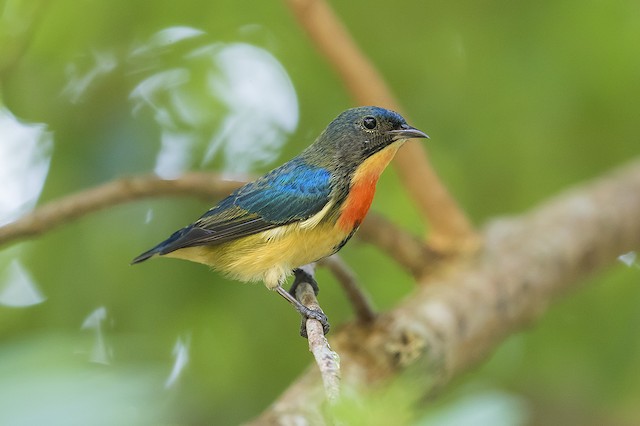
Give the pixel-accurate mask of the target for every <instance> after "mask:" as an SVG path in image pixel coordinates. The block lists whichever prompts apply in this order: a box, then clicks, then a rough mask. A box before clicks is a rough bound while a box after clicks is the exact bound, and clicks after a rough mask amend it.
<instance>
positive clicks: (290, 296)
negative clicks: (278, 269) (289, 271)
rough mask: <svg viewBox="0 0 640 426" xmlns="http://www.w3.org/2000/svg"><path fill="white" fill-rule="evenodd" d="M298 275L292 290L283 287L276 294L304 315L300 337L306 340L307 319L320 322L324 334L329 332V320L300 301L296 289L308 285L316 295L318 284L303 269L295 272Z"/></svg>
mask: <svg viewBox="0 0 640 426" xmlns="http://www.w3.org/2000/svg"><path fill="white" fill-rule="evenodd" d="M294 273H295V274H296V279H295V281H294V283H293V285H292V286H291V290H289V291H286V290H285V289H283V288H282V287H281V286H278V287H276V288H275V290H276V292H278V294H280V296H282V297H283V298H284V299H285V300H287V301H288V302H289V303H291V304H292V305H293V307H294V308H295V309H296V311H298V312H299V313H300V315H302V322H301V324H300V335H301V336H302V337H304V338H307V337H308V335H307V319H309V318H312V319H315V320H318V321H320V324H322V331H323V332H324V334H327V333H328V332H329V328H330V326H329V320H328V319H327V316H326V315H325V314H324V312H322V311H320V310H316V309H311V308H308V307H306V306H305V305H303V304H302V303H300V301H299V300H298V299H297V298H296V288H297V287H298V286H299V285H300V284H302V283H303V282H304V283H308V284H309V285H310V286H311V287H312V288H313V290H314V293H316V294H317V293H318V283H317V282H316V280H315V279H313V277H312V276H311V275H310V274H308V273H307V272H304V271H302V270H301V269H296V270H295V271H294Z"/></svg>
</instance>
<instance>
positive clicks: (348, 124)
mask: <svg viewBox="0 0 640 426" xmlns="http://www.w3.org/2000/svg"><path fill="white" fill-rule="evenodd" d="M411 138H428V136H427V135H426V134H425V133H424V132H422V131H420V130H418V129H416V128H414V127H411V126H409V125H408V124H407V122H406V121H405V119H404V118H402V116H401V115H400V114H398V113H397V112H393V111H389V110H387V109H384V108H380V107H375V106H367V107H358V108H352V109H348V110H346V111H344V112H343V113H341V114H340V115H338V117H336V118H335V120H333V121H332V122H331V123H329V125H328V126H327V128H326V129H325V130H324V131H323V132H322V133H321V134H320V136H319V137H318V139H316V141H315V143H314V144H313V145H311V146H310V147H309V148H308V149H307V150H306V151H305V154H306V155H305V156H307V157H308V158H311V159H313V160H315V161H314V162H317V163H324V164H323V165H326V166H328V167H332V166H333V167H339V168H345V167H346V168H347V169H351V170H354V169H355V168H356V167H357V166H358V165H359V164H361V163H362V162H364V161H365V160H366V159H367V158H369V157H371V156H372V155H374V154H376V153H378V152H380V151H382V150H384V149H385V148H387V147H390V146H391V145H394V144H398V146H399V145H400V144H402V143H403V142H404V141H405V140H407V139H411Z"/></svg>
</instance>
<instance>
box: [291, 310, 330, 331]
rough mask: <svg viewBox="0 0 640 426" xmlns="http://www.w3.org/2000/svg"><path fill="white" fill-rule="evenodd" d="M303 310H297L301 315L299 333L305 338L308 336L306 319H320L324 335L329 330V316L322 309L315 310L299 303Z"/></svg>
mask: <svg viewBox="0 0 640 426" xmlns="http://www.w3.org/2000/svg"><path fill="white" fill-rule="evenodd" d="M301 306H302V307H303V308H305V309H304V310H300V309H299V310H298V312H300V315H302V321H300V335H301V336H302V337H304V338H305V339H306V338H308V337H309V336H308V335H307V320H308V319H309V318H312V319H314V320H318V321H320V324H322V332H323V333H324V334H325V335H326V334H327V333H328V332H329V329H330V328H331V326H330V325H329V318H327V316H326V315H325V314H324V312H322V311H316V310H315V309H309V308H307V307H306V306H304V305H301Z"/></svg>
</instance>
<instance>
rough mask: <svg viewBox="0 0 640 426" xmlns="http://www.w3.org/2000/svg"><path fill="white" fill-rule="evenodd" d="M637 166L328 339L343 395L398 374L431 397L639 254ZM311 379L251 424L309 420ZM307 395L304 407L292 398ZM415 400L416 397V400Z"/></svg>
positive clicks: (544, 209) (576, 194)
mask: <svg viewBox="0 0 640 426" xmlns="http://www.w3.org/2000/svg"><path fill="white" fill-rule="evenodd" d="M639 218H640V161H635V162H634V163H632V164H630V165H628V166H626V167H624V168H621V169H619V170H617V171H615V172H614V173H611V174H610V175H608V176H606V177H604V178H601V179H598V180H597V181H595V182H592V183H589V184H586V185H583V186H581V187H578V188H575V189H573V190H570V191H567V192H565V193H563V194H561V195H560V196H558V197H556V198H554V199H552V200H550V201H549V202H547V203H545V204H544V205H542V206H541V207H539V208H537V209H535V210H533V211H532V212H531V213H528V214H525V215H522V216H519V217H513V218H505V219H499V220H496V221H494V222H492V223H490V224H489V225H488V226H486V227H485V229H484V232H483V236H484V240H485V247H484V249H483V251H482V252H481V253H479V254H478V256H476V257H475V258H473V259H466V260H465V259H459V260H457V263H456V264H453V265H451V268H449V269H448V272H447V273H446V274H442V273H441V274H439V275H438V276H432V275H431V276H429V277H427V278H425V279H424V280H423V281H422V283H421V284H423V285H422V286H420V287H419V288H418V289H417V290H416V291H415V292H414V293H413V294H412V295H411V296H410V297H408V298H407V299H406V300H405V301H404V302H402V303H401V304H400V305H398V306H397V308H395V309H394V310H392V311H391V312H388V313H386V314H384V315H381V316H379V317H378V319H377V321H376V322H375V324H374V325H373V326H371V327H367V328H365V327H361V326H358V325H357V324H355V323H354V324H351V325H349V326H347V327H345V328H343V329H341V330H340V331H339V332H338V333H336V334H335V335H334V336H333V339H332V345H333V347H334V348H335V349H336V351H337V352H338V353H340V356H341V366H342V375H343V376H342V380H343V385H344V386H345V387H347V388H356V389H357V388H360V389H363V388H365V387H371V386H374V385H375V384H380V383H383V382H384V381H385V380H386V379H389V378H391V377H395V376H397V375H398V374H400V373H401V372H402V371H403V370H404V369H405V368H406V367H408V366H414V368H412V370H411V371H412V375H416V376H417V375H420V374H421V375H422V376H423V377H421V378H419V380H416V381H415V383H425V388H424V392H425V393H430V392H433V391H434V390H437V389H438V388H439V387H440V386H442V385H444V384H446V383H447V382H448V381H450V380H451V378H452V377H454V376H456V375H458V374H460V373H461V372H462V371H464V370H466V369H468V368H470V367H471V366H473V365H474V364H476V363H477V362H479V361H480V360H482V359H483V358H485V357H486V356H487V355H488V354H489V353H490V352H491V351H493V350H494V349H495V347H496V346H497V345H498V344H499V343H500V342H501V341H502V340H504V339H505V338H506V337H507V336H508V335H509V334H511V333H513V332H515V331H517V330H519V329H521V328H523V327H524V326H525V325H528V324H530V323H531V322H532V321H534V320H536V319H537V318H539V317H540V316H541V315H542V314H543V313H544V312H545V311H546V309H547V307H548V306H549V304H550V303H551V302H552V301H553V300H554V299H555V298H556V297H557V296H558V295H559V294H562V293H564V292H566V291H567V290H569V289H571V288H573V287H577V286H578V285H579V283H580V281H581V280H583V279H584V278H585V277H587V276H588V275H590V274H592V273H594V272H597V271H600V270H602V269H603V268H605V267H606V266H609V265H611V264H613V263H614V262H615V261H616V258H617V257H618V256H619V255H620V254H621V253H625V252H628V251H630V250H634V249H637V248H639V247H640V219H639ZM319 386H320V384H319V383H318V380H317V377H316V378H314V376H313V375H312V374H305V375H303V376H302V377H301V378H300V379H298V380H297V381H296V382H294V384H293V385H292V388H291V389H295V392H296V395H295V397H294V396H293V395H292V394H291V391H290V390H287V391H286V392H285V393H284V394H283V395H282V396H281V398H280V399H279V400H278V401H277V402H276V403H275V404H274V405H272V407H271V408H270V409H269V410H268V412H266V413H265V414H264V415H263V416H261V417H260V418H259V419H257V420H256V421H255V424H274V422H277V421H279V420H281V419H282V417H281V416H289V417H291V416H298V417H304V416H306V413H314V414H315V416H312V415H310V417H309V418H311V419H316V420H317V419H318V417H317V412H318V406H317V402H316V401H315V400H314V396H313V395H314V393H315V392H316V389H317V388H318V387H319ZM301 393H302V394H304V395H308V397H307V398H302V397H300V394H301ZM419 397H420V395H416V398H419Z"/></svg>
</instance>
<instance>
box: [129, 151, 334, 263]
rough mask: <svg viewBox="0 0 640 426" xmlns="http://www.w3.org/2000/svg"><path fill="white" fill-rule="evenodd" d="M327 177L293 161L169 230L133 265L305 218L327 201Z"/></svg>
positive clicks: (328, 176) (329, 191)
mask: <svg viewBox="0 0 640 426" xmlns="http://www.w3.org/2000/svg"><path fill="white" fill-rule="evenodd" d="M330 178H331V174H330V173H329V171H328V170H326V169H323V168H320V167H316V166H310V165H309V164H307V163H306V162H304V161H303V160H302V159H300V158H294V159H293V160H291V161H289V162H288V163H285V164H283V165H282V166H280V167H278V168H277V169H274V170H272V171H271V172H269V173H267V174H266V175H264V176H263V177H261V178H259V179H258V180H255V181H253V182H249V183H247V184H246V185H244V186H242V187H241V188H239V189H237V190H236V191H234V192H233V193H232V194H231V195H229V196H228V197H227V198H225V199H223V200H221V201H220V202H219V203H218V204H217V205H216V206H214V207H213V208H211V209H210V210H209V211H207V212H206V213H205V214H204V215H202V216H201V217H200V219H198V220H197V221H196V222H195V223H193V224H191V225H189V226H186V227H185V228H182V229H180V230H178V231H177V232H174V233H173V235H171V236H170V237H169V238H168V239H167V240H165V241H163V242H161V243H160V244H158V245H157V246H156V247H154V248H152V249H151V250H149V251H147V252H145V253H143V254H141V255H140V256H138V257H137V258H136V259H134V261H133V263H137V262H141V261H143V260H146V259H148V258H149V257H151V256H153V255H154V254H156V253H158V254H167V253H170V252H172V251H175V250H178V249H181V248H185V247H193V246H199V245H209V244H220V243H224V242H226V241H231V240H234V239H237V238H241V237H245V236H248V235H252V234H257V233H259V232H262V231H266V230H268V229H273V228H277V227H279V226H283V225H287V224H289V223H293V222H297V221H302V220H305V219H308V218H310V217H311V216H313V215H314V214H316V213H318V212H319V211H320V210H322V209H323V207H324V206H325V205H326V204H327V203H328V202H329V200H330V196H331V179H330Z"/></svg>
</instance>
